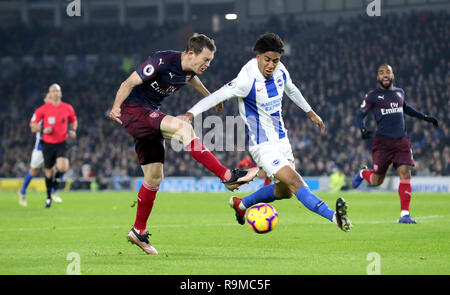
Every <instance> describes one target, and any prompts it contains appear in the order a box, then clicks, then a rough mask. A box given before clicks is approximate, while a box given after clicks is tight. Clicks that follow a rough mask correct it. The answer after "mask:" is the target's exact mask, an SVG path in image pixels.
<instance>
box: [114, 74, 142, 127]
mask: <svg viewBox="0 0 450 295" xmlns="http://www.w3.org/2000/svg"><path fill="white" fill-rule="evenodd" d="M139 84H142V79H141V77H140V76H139V75H138V73H137V72H136V71H134V72H133V73H132V74H131V75H130V76H129V77H128V78H127V79H126V80H125V81H123V82H122V84H120V88H119V90H118V91H117V94H116V99H115V100H114V104H113V106H112V109H111V112H110V113H109V117H110V118H111V119H112V120H114V121H116V122H118V123H120V124H122V121H121V120H120V106H121V105H122V103H123V102H124V100H125V99H126V98H127V97H128V95H130V93H131V90H133V88H134V87H135V86H137V85H139Z"/></svg>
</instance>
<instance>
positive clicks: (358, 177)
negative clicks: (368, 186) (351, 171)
mask: <svg viewBox="0 0 450 295" xmlns="http://www.w3.org/2000/svg"><path fill="white" fill-rule="evenodd" d="M367 169H368V168H367V166H363V167H361V169H359V171H358V172H357V173H356V174H355V176H353V180H352V187H353V188H357V187H359V185H360V184H361V182H362V181H363V180H364V177H363V175H362V172H363V170H367Z"/></svg>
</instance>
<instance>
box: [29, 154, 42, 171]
mask: <svg viewBox="0 0 450 295" xmlns="http://www.w3.org/2000/svg"><path fill="white" fill-rule="evenodd" d="M43 166H44V155H43V154H42V151H39V150H35V149H33V153H32V154H31V163H30V167H31V168H32V169H35V168H41V167H43Z"/></svg>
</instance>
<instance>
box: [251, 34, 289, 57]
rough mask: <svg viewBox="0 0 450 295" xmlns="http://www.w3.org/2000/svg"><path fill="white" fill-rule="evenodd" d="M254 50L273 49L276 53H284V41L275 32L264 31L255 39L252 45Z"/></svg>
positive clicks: (259, 51) (260, 51)
mask: <svg viewBox="0 0 450 295" xmlns="http://www.w3.org/2000/svg"><path fill="white" fill-rule="evenodd" d="M253 50H254V51H257V52H258V53H265V52H267V51H275V52H278V53H281V54H283V53H284V43H283V40H281V38H280V36H278V35H277V34H275V33H265V34H262V35H261V36H259V37H258V40H256V43H255V46H254V47H253Z"/></svg>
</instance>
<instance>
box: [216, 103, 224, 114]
mask: <svg viewBox="0 0 450 295" xmlns="http://www.w3.org/2000/svg"><path fill="white" fill-rule="evenodd" d="M222 109H223V102H219V103H218V104H217V105H216V112H218V113H220V112H221V111H222Z"/></svg>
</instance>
